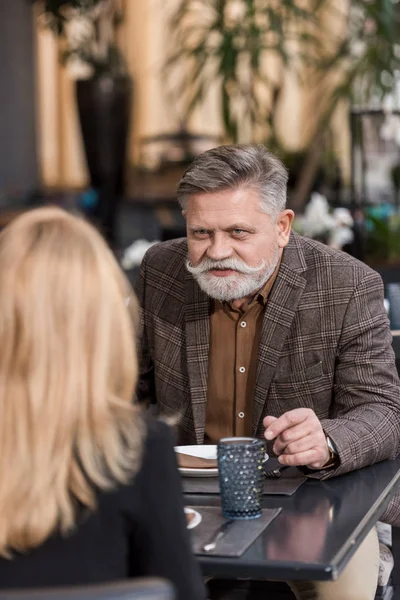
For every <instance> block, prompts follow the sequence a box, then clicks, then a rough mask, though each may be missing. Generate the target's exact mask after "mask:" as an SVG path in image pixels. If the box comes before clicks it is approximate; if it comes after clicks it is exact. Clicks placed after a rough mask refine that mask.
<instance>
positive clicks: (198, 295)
mask: <svg viewBox="0 0 400 600" xmlns="http://www.w3.org/2000/svg"><path fill="white" fill-rule="evenodd" d="M185 291H186V304H185V325H186V359H187V369H188V374H189V386H190V396H191V401H192V410H193V421H194V429H195V434H196V441H197V443H198V444H202V443H203V442H204V428H205V420H206V402H207V379H208V353H209V344H210V299H209V298H208V296H207V295H206V294H204V293H203V292H202V291H201V289H200V288H199V286H198V284H197V283H196V281H195V280H194V279H193V277H192V276H191V275H190V274H189V273H188V274H187V275H186V278H185Z"/></svg>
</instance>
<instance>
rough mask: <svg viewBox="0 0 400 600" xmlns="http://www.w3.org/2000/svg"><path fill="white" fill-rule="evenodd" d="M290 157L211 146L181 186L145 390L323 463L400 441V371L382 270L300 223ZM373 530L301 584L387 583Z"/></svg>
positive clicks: (373, 452)
mask: <svg viewBox="0 0 400 600" xmlns="http://www.w3.org/2000/svg"><path fill="white" fill-rule="evenodd" d="M286 189H287V171H286V169H285V167H284V165H283V164H282V163H281V162H280V161H279V160H278V159H277V158H276V157H275V156H273V155H272V154H271V153H270V152H268V150H267V149H266V148H265V147H264V146H258V145H242V146H241V145H237V146H221V147H219V148H214V149H212V150H209V151H207V152H205V153H203V154H201V155H199V156H198V157H197V158H196V159H195V160H194V161H193V163H192V164H191V165H190V166H189V168H188V169H187V170H186V172H185V174H184V175H183V177H182V179H181V181H180V184H179V186H178V200H179V202H180V204H181V207H182V209H183V214H184V216H185V218H186V222H187V239H179V240H172V241H168V242H164V243H162V244H158V245H155V246H154V247H152V248H151V249H150V250H149V251H148V252H147V254H146V256H145V258H144V260H143V262H142V266H141V272H140V277H139V282H138V287H137V293H138V296H139V300H140V302H141V304H142V309H143V310H142V323H141V326H142V327H141V335H140V382H139V389H138V396H139V400H141V401H155V402H156V403H157V405H158V406H159V408H160V411H161V413H162V414H164V415H166V416H178V417H179V419H178V438H179V443H180V444H193V443H198V444H202V443H207V442H209V443H215V442H217V441H218V440H219V439H220V438H221V437H225V436H232V435H236V436H243V435H254V436H258V437H265V439H266V440H267V446H268V450H269V451H270V452H271V451H272V452H273V453H275V454H276V455H278V457H279V461H280V462H281V463H282V464H285V465H295V466H298V467H299V468H301V469H302V470H303V471H304V472H306V473H307V475H309V476H311V477H315V478H327V477H332V476H334V475H339V474H342V473H345V472H347V471H352V470H354V469H359V468H360V467H363V466H365V465H369V464H373V463H375V462H378V461H380V460H384V459H387V458H392V457H395V456H397V454H398V453H399V449H400V446H399V441H400V384H399V379H398V376H397V372H396V368H395V361H394V354H393V351H392V348H391V335H390V329H389V323H388V319H387V316H386V313H385V310H384V304H383V286H382V281H381V279H380V277H379V275H378V274H377V273H376V272H374V271H373V270H372V269H370V268H368V267H367V266H366V265H364V264H363V263H361V262H359V261H357V260H355V259H353V258H351V257H350V256H348V255H347V254H345V253H343V252H339V251H336V250H332V249H330V248H328V247H326V246H324V245H322V244H320V243H318V242H315V241H312V240H309V239H305V238H302V237H300V236H299V235H297V234H296V233H294V232H293V231H291V225H292V221H293V217H294V214H293V212H292V211H291V210H287V209H286V208H285V206H286ZM378 557H379V549H378V542H377V536H376V532H375V530H373V531H371V533H370V534H369V535H368V536H367V538H366V539H365V541H364V542H363V544H362V545H361V546H360V548H359V550H358V551H357V553H356V554H355V555H354V557H353V559H352V560H351V561H350V563H349V565H348V566H347V568H346V569H345V571H344V572H343V574H342V576H341V577H340V578H339V580H337V581H336V582H323V583H316V582H290V585H291V587H292V589H293V591H294V593H295V594H296V596H297V597H298V598H302V599H306V598H307V599H312V598H320V599H325V600H326V599H328V598H329V599H331V598H340V600H345V599H350V598H351V599H357V600H363V599H364V598H365V599H372V598H374V595H375V590H376V586H377V578H378V563H379V560H378Z"/></svg>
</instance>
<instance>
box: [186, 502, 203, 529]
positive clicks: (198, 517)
mask: <svg viewBox="0 0 400 600" xmlns="http://www.w3.org/2000/svg"><path fill="white" fill-rule="evenodd" d="M185 514H192V515H194V517H193V519H192V520H191V521H190V523H189V524H188V525H187V528H188V529H194V528H195V527H197V525H199V524H200V523H201V520H202V518H203V517H202V516H201V514H200V513H199V512H197V510H194V508H189V506H185Z"/></svg>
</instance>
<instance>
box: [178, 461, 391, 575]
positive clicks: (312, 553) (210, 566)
mask: <svg viewBox="0 0 400 600" xmlns="http://www.w3.org/2000/svg"><path fill="white" fill-rule="evenodd" d="M399 480H400V457H399V458H398V459H396V460H393V461H384V462H381V463H379V464H377V465H373V466H370V467H366V468H364V469H360V470H358V471H355V472H353V473H349V474H346V475H342V476H340V477H337V478H333V479H331V480H328V481H315V480H308V481H307V482H306V483H304V484H303V485H302V486H301V487H300V488H299V489H298V490H297V492H296V493H295V494H294V495H293V496H290V497H285V496H264V498H263V506H264V507H269V508H272V507H278V506H279V507H282V511H281V513H280V514H279V515H278V516H277V517H276V519H275V520H274V521H273V522H272V524H271V525H269V527H267V529H266V530H265V531H264V532H263V533H262V534H261V535H260V536H259V537H258V538H257V539H256V540H255V542H253V544H252V545H251V546H250V548H249V549H248V550H247V551H246V552H245V553H244V554H243V555H242V556H241V557H240V558H221V557H213V556H200V557H199V561H200V564H201V567H202V569H203V573H204V575H213V576H215V577H220V578H234V579H237V578H247V577H248V578H252V579H275V580H277V581H286V580H294V579H306V580H313V581H316V580H332V579H336V578H337V577H338V576H339V575H340V573H341V572H342V570H343V569H344V567H345V566H346V564H347V563H348V561H349V559H350V558H351V557H352V555H353V554H354V552H355V550H356V549H357V548H358V546H359V545H360V543H361V542H362V541H363V539H364V538H365V536H366V535H367V533H368V532H369V531H370V529H371V528H372V527H373V525H374V524H375V523H376V521H378V520H379V518H380V516H381V515H382V513H383V512H384V510H385V509H386V507H387V505H388V503H389V501H390V499H391V498H392V496H393V494H394V492H395V490H396V487H397V484H398V482H399ZM185 502H186V504H187V505H190V506H215V505H219V503H220V500H219V496H218V495H203V494H196V495H195V494H190V495H189V494H187V495H186V496H185Z"/></svg>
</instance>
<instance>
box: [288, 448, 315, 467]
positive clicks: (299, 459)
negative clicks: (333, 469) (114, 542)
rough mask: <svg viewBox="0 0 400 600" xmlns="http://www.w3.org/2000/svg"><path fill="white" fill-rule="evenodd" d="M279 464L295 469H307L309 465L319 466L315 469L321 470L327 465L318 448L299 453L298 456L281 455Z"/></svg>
mask: <svg viewBox="0 0 400 600" xmlns="http://www.w3.org/2000/svg"><path fill="white" fill-rule="evenodd" d="M278 460H279V462H280V463H281V464H282V465H288V466H293V467H305V466H307V465H311V464H313V465H318V467H313V468H317V469H320V468H321V467H323V465H324V464H325V460H324V457H323V456H321V451H320V449H318V448H311V449H310V450H306V451H305V452H298V453H297V454H281V455H280V456H279V457H278Z"/></svg>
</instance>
